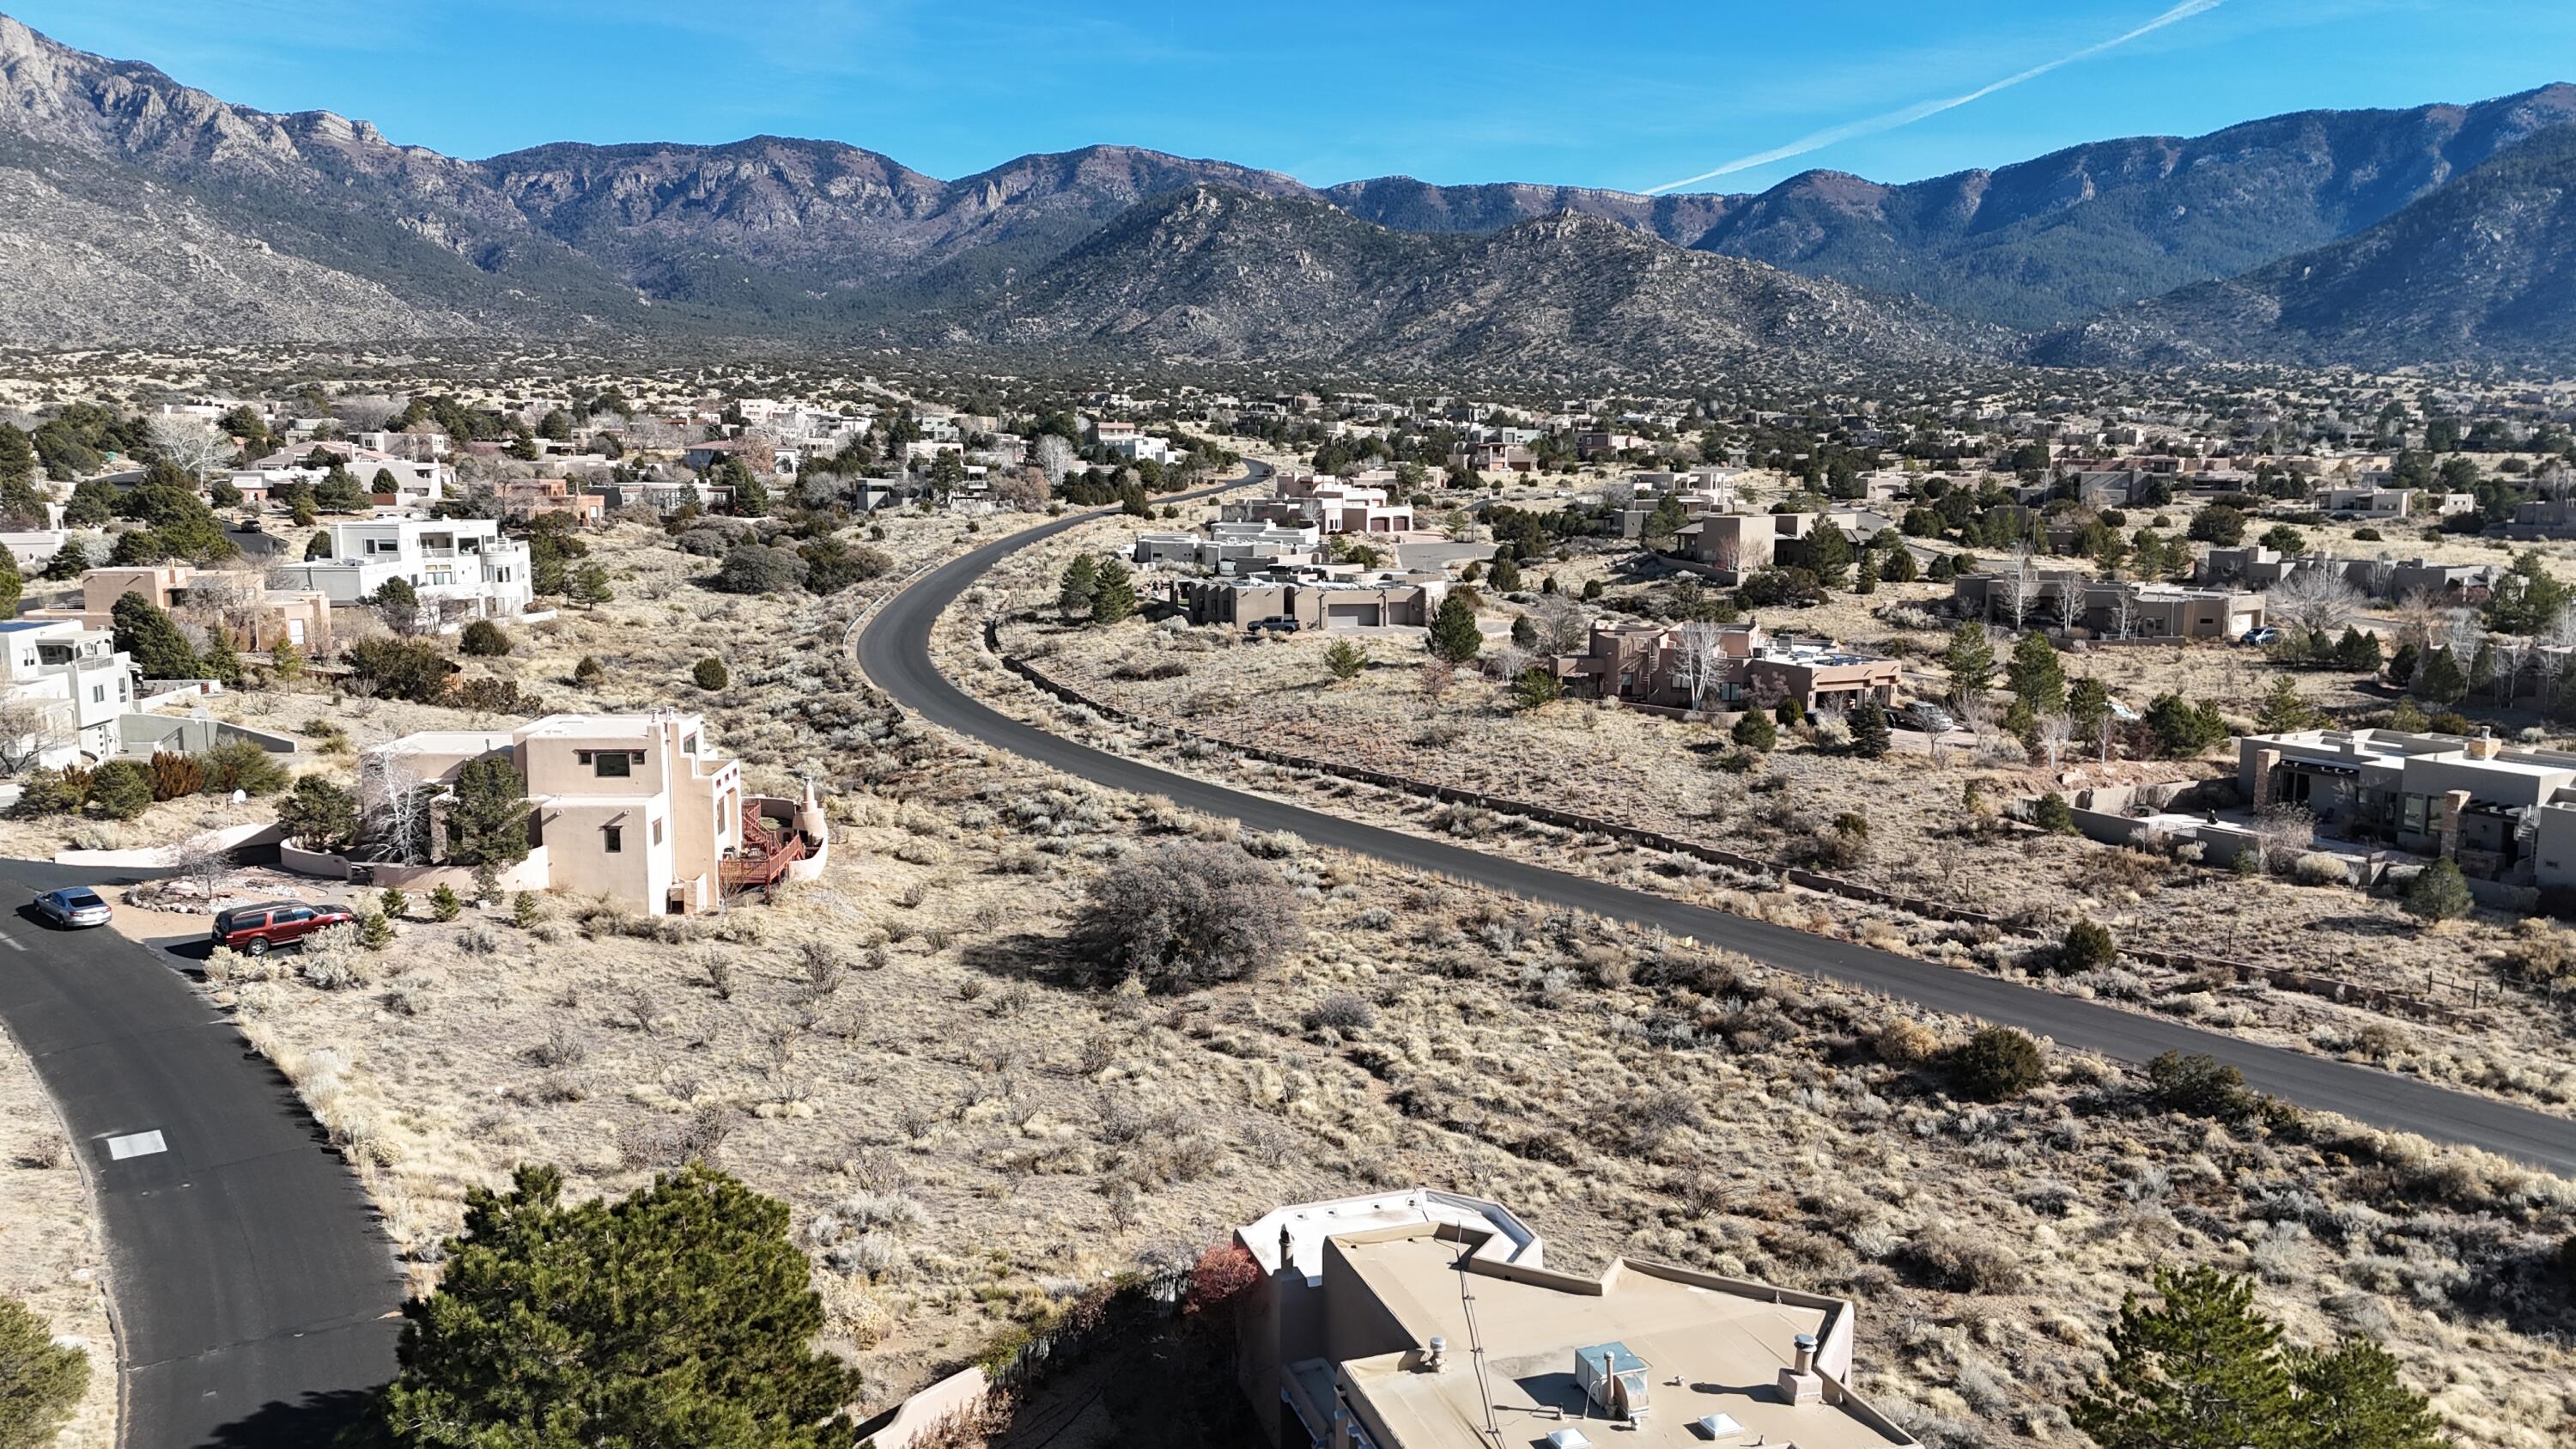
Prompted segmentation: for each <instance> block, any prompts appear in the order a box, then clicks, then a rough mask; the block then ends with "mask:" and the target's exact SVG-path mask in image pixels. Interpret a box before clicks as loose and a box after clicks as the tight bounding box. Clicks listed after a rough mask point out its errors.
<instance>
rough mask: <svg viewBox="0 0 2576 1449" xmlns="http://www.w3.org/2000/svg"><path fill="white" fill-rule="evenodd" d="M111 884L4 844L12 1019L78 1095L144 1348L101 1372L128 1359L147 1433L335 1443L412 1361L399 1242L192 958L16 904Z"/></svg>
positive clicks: (2, 932) (203, 1439)
mask: <svg viewBox="0 0 2576 1449" xmlns="http://www.w3.org/2000/svg"><path fill="white" fill-rule="evenodd" d="M98 884H104V882H103V881H101V879H100V877H99V875H98V873H97V872H81V871H74V870H70V869H67V868H64V867H59V866H53V865H47V864H42V863H39V862H33V861H0V892H5V893H7V894H6V895H5V897H4V898H0V1019H5V1020H6V1021H7V1023H8V1026H9V1033H10V1035H11V1036H13V1037H15V1038H16V1039H17V1042H18V1044H19V1046H20V1047H22V1048H23V1049H24V1050H25V1051H26V1053H27V1055H28V1057H29V1058H30V1059H31V1060H32V1061H33V1062H34V1064H35V1068H36V1074H37V1076H38V1078H39V1079H41V1080H42V1081H43V1082H44V1084H45V1088H46V1090H47V1091H48V1092H49V1093H50V1094H51V1095H52V1096H53V1099H54V1101H55V1103H56V1104H57V1105H58V1106H59V1107H60V1109H61V1111H62V1114H63V1118H64V1120H65V1123H66V1124H67V1125H68V1127H69V1129H70V1132H71V1137H72V1147H73V1150H74V1151H76V1152H78V1153H79V1154H80V1155H81V1158H82V1163H83V1167H84V1170H85V1171H86V1172H87V1173H88V1175H89V1179H90V1185H91V1189H92V1192H93V1194H94V1196H95V1200H96V1202H97V1204H98V1211H99V1217H100V1221H101V1224H102V1227H103V1229H104V1232H105V1236H106V1239H107V1259H108V1292H109V1300H110V1302H111V1303H112V1304H113V1305H114V1307H115V1310H116V1318H117V1331H118V1337H119V1338H120V1339H121V1340H122V1343H121V1344H120V1347H121V1348H122V1350H123V1353H122V1355H121V1356H122V1358H123V1363H122V1365H116V1364H104V1363H101V1364H94V1365H93V1371H94V1372H115V1371H117V1370H118V1369H119V1368H120V1367H121V1368H122V1371H123V1374H124V1383H123V1384H122V1386H121V1391H122V1393H123V1395H124V1401H125V1415H124V1418H125V1433H124V1443H125V1445H126V1446H127V1449H198V1446H243V1449H249V1446H259V1449H269V1446H284V1449H296V1446H304V1445H311V1446H315V1449H319V1446H323V1445H327V1444H329V1443H330V1442H331V1438H332V1436H333V1434H335V1433H336V1432H337V1431H338V1430H339V1429H340V1427H341V1426H342V1425H344V1424H345V1423H346V1422H347V1421H348V1419H349V1417H350V1416H351V1415H352V1414H353V1413H354V1411H355V1410H356V1408H357V1407H358V1406H359V1404H360V1403H361V1402H362V1401H363V1399H364V1397H365V1394H366V1392H367V1391H368V1390H370V1389H373V1388H374V1387H375V1386H376V1385H378V1384H381V1383H383V1382H384V1381H385V1380H387V1379H389V1378H392V1377H393V1372H394V1341H395V1338H396V1337H397V1335H398V1331H399V1329H400V1327H401V1324H400V1323H399V1321H398V1320H396V1319H394V1318H393V1317H392V1316H391V1315H392V1314H393V1313H394V1312H395V1311H396V1309H397V1308H398V1307H399V1306H400V1305H401V1302H402V1294H403V1285H402V1276H401V1273H400V1271H399V1269H398V1268H397V1267H396V1265H395V1262H394V1257H393V1251H392V1248H391V1246H390V1244H389V1243H388V1242H387V1240H386V1238H385V1235H384V1233H383V1232H382V1230H381V1229H380V1228H379V1227H378V1224H377V1217H376V1212H375V1209H374V1208H373V1207H372V1206H371V1205H370V1204H369V1203H368V1201H367V1198H366V1195H365V1193H364V1192H363V1191H362V1190H361V1189H360V1188H359V1186H358V1181H357V1178H356V1176H355V1175H354V1174H352V1173H351V1172H350V1171H349V1169H348V1166H347V1165H346V1164H345V1163H343V1162H342V1161H341V1160H340V1159H339V1157H338V1156H336V1155H335V1154H334V1153H333V1152H332V1150H331V1148H330V1146H329V1144H328V1143H327V1142H326V1141H325V1140H324V1139H323V1136H322V1134H321V1131H320V1129H319V1128H317V1127H316V1126H315V1125H314V1122H313V1119H312V1117H311V1116H310V1115H309V1114H308V1113H307V1112H306V1111H305V1110H304V1108H303V1106H302V1104H300V1103H299V1102H297V1100H296V1099H295V1093H294V1091H293V1089H292V1088H290V1087H289V1086H288V1085H287V1082H286V1080H285V1079H284V1078H283V1077H281V1076H279V1075H278V1073H277V1069H276V1068H274V1067H272V1066H270V1065H269V1064H268V1062H267V1061H266V1059H264V1058H262V1057H260V1056H259V1055H258V1054H257V1053H255V1052H253V1051H252V1050H251V1049H250V1046H249V1044H248V1043H246V1042H244V1041H243V1040H242V1037H241V1034H240V1033H239V1032H238V1031H236V1030H234V1028H233V1025H232V1023H231V1022H230V1021H228V1020H226V1019H225V1017H224V1015H223V1013H221V1012H219V1011H218V1010H216V1009H215V1008H214V1007H213V1006H212V1005H210V1004H209V1003H208V1002H207V1001H206V999H205V998H204V997H203V996H201V995H199V994H198V992H197V991H196V989H195V988H194V987H193V986H191V985H190V984H189V982H188V980H187V978H186V977H184V976H183V975H181V974H180V972H179V971H178V970H177V969H175V963H174V961H173V960H172V958H171V957H170V956H168V955H166V954H165V953H163V952H161V951H158V950H155V949H153V948H151V947H147V946H140V945H137V944H136V943H134V942H133V941H130V940H128V939H126V938H125V937H124V936H121V935H119V934H117V933H116V932H115V931H114V930H113V929H102V930H90V931H80V932H69V931H55V930H50V929H47V928H46V927H44V926H42V925H40V924H39V923H38V922H36V921H35V920H34V919H32V917H31V915H30V913H28V912H25V911H23V910H16V911H13V910H10V909H9V907H14V906H17V905H20V904H21V903H23V902H25V901H27V900H28V899H30V898H31V897H33V896H34V895H35V893H36V892H38V891H40V890H52V889H55V888H56V887H59V886H65V885H98ZM165 944H167V943H165ZM189 944H193V943H189ZM147 1133H158V1134H159V1136H158V1138H157V1139H154V1138H145V1139H144V1140H143V1141H140V1142H135V1141H130V1140H124V1139H131V1138H134V1137H137V1136H139V1135H141V1134H147ZM111 1142H116V1143H117V1144H118V1145H117V1146H114V1147H111V1145H110V1144H111ZM136 1149H142V1150H136ZM120 1151H122V1152H124V1153H125V1155H124V1156H118V1155H117V1153H118V1152H120Z"/></svg>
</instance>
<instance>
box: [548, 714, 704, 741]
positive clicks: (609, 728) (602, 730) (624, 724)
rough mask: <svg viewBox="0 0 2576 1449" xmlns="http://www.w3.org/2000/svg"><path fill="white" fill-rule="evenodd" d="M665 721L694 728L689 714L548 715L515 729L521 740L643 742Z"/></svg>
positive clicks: (695, 721)
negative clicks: (599, 739)
mask: <svg viewBox="0 0 2576 1449" xmlns="http://www.w3.org/2000/svg"><path fill="white" fill-rule="evenodd" d="M666 720H667V721H669V722H671V723H673V724H689V725H696V724H698V723H699V716H697V715H693V714H675V715H651V714H550V715H547V716H546V717H545V718H543V719H540V720H536V721H533V722H531V723H529V724H527V725H524V726H522V727H521V728H520V730H519V735H520V737H521V738H523V739H532V740H534V739H598V738H606V739H638V740H640V739H647V738H650V737H651V735H652V733H653V729H654V726H656V725H659V724H661V723H663V722H664V721H666Z"/></svg>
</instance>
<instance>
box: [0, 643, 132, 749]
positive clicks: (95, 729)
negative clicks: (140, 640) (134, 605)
mask: <svg viewBox="0 0 2576 1449" xmlns="http://www.w3.org/2000/svg"><path fill="white" fill-rule="evenodd" d="M0 669H5V670H6V679H5V681H0V695H5V697H6V698H7V699H9V700H10V701H11V702H12V703H28V704H33V705H34V706H35V707H36V709H37V711H38V712H39V713H40V714H41V715H42V717H43V723H42V725H41V726H40V727H39V728H38V729H37V730H36V731H34V732H33V738H30V737H29V736H26V735H22V736H21V737H20V739H19V740H18V742H17V743H18V744H19V746H20V747H21V748H25V749H32V750H33V751H34V758H33V760H32V763H34V764H37V765H46V766H59V765H67V764H71V763H73V762H74V761H76V760H78V759H79V758H80V757H81V756H82V755H84V754H86V755H89V756H91V757H93V758H97V759H105V758H106V757H107V756H109V755H111V754H114V753H115V752H116V721H117V717H118V716H119V715H122V714H124V713H125V712H126V711H127V710H129V709H131V708H133V707H134V660H133V659H132V657H130V656H128V655H125V654H121V653H119V652H118V651H117V648H116V638H115V636H114V635H113V634H111V633H109V632H108V631H107V630H105V629H93V628H90V627H88V626H86V625H84V624H81V623H78V622H76V621H73V620H69V619H11V620H8V621H6V622H0Z"/></svg>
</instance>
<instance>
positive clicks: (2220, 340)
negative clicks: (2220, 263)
mask: <svg viewBox="0 0 2576 1449" xmlns="http://www.w3.org/2000/svg"><path fill="white" fill-rule="evenodd" d="M2034 355H2035V356H2037V357H2038V358H2039V359H2040V360H2042V361H2046V362H2053V363H2059V364H2067V365H2079V366H2111V367H2142V366H2143V367H2153V366H2177V365H2188V364H2192V363H2200V362H2209V361H2220V360H2228V361H2235V360H2257V361H2269V362H2284V363H2292V364H2296V365H2302V366H2328V365H2351V366H2365V367H2380V368H2391V367H2400V366H2407V365H2413V364H2421V363H2426V362H2431V361H2436V360H2447V361H2468V362H2480V363H2496V364H2502V365H2506V366H2518V367H2534V368H2576V124H2570V125H2565V126H2559V127H2555V128H2553V129H2551V130H2547V131H2543V132H2540V133H2538V134H2537V135H2533V136H2530V137H2526V138H2524V139H2523V140H2521V141H2519V142H2517V143H2516V144H2514V145H2513V146H2511V147H2509V148H2507V149H2506V150H2504V151H2502V152H2500V153H2498V154H2497V155H2496V156H2495V157H2494V158H2493V159H2492V160H2490V161H2489V162H2488V163H2487V164H2486V165H2484V166H2481V167H2479V168H2478V169H2477V170H2475V171H2473V172H2470V173H2469V174H2467V175H2466V176H2463V177H2461V178H2459V179H2458V180H2456V181H2454V182H2452V183H2451V184H2449V185H2448V186H2445V187H2442V188H2440V189H2438V190H2435V191H2433V192H2430V193H2428V194H2426V195H2425V196H2422V197H2419V198H2417V199H2416V200H2415V201H2413V202H2411V203H2409V204H2408V205H2407V206H2406V207H2404V208H2402V209H2401V210H2399V211H2398V212H2396V213H2395V214H2394V215H2391V216H2389V217H2387V218H2385V219H2383V220H2382V221H2380V222H2379V223H2377V224H2376V225H2374V226H2372V227H2370V228H2368V229H2366V230H2364V231H2362V232H2360V233H2358V234H2356V235H2354V236H2351V237H2348V238H2345V239H2343V240H2341V241H2337V242H2333V243H2330V244H2329V245H2327V246H2324V247H2321V248H2317V249H2314V250H2311V251H2306V252H2301V253H2298V254H2295V255H2292V256H2289V257H2285V258H2283V259H2281V260H2279V261H2276V262H2273V263H2271V264H2269V265H2267V266H2264V267H2261V268H2258V269H2256V270H2254V271H2252V272H2248V273H2246V274H2244V275H2242V276H2238V277H2232V278H2227V279H2224V280H2219V281H2211V282H2202V283H2198V284H2195V285H2193V286H2190V287H2184V288H2180V289H2178V290H2176V291H2173V292H2170V293H2167V294H2165V295H2163V296H2160V297H2155V298H2150V299H2147V300H2145V301H2141V302H2138V303H2136V304H2134V305H2132V306H2130V307H2127V308H2123V309H2120V310H2118V311H2114V312H2110V313H2106V314H2104V315H2103V316H2101V317H2098V318H2095V319H2092V320H2091V321H2088V322H2086V323H2083V324H2080V325H2078V326H2075V327H2071V328H2067V329H2062V330H2060V331H2059V332H2057V333H2054V334H2051V335H2050V336H2048V337H2046V338H2043V339H2041V341H2040V342H2039V344H2038V346H2037V348H2036V349H2035V354H2034Z"/></svg>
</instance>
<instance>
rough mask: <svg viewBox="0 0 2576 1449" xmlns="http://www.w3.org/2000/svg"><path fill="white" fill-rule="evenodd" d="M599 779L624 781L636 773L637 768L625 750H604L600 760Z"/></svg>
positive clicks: (601, 752) (600, 753)
mask: <svg viewBox="0 0 2576 1449" xmlns="http://www.w3.org/2000/svg"><path fill="white" fill-rule="evenodd" d="M598 769H599V778H600V779H603V780H607V779H623V778H624V777H626V776H628V775H631V774H633V773H635V766H634V764H633V762H632V761H630V760H628V759H627V757H626V752H625V751H624V750H602V751H600V752H599V759H598Z"/></svg>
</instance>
